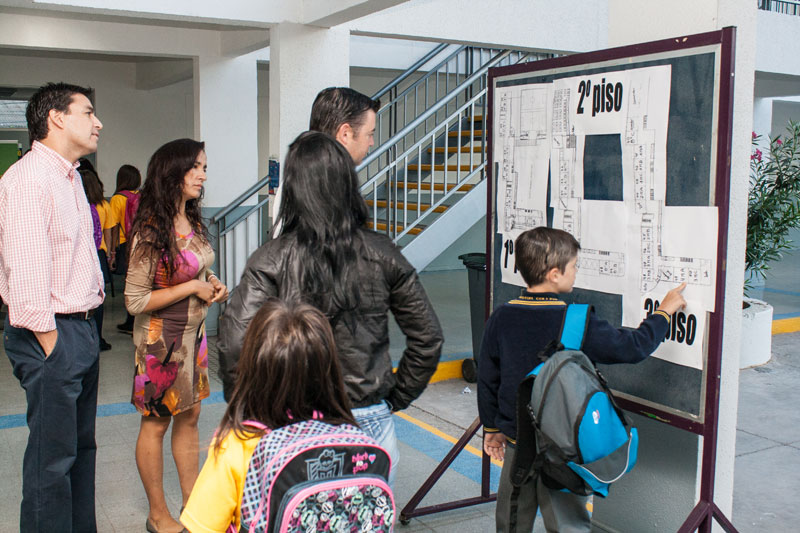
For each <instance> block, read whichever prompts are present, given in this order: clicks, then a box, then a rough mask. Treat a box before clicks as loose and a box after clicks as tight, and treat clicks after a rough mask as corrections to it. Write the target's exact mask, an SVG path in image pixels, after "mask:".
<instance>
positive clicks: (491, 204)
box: [486, 28, 733, 434]
mask: <svg viewBox="0 0 800 533" xmlns="http://www.w3.org/2000/svg"><path fill="white" fill-rule="evenodd" d="M732 41H733V29H729V28H726V29H724V30H720V31H717V32H710V33H704V34H698V35H690V36H685V37H681V38H677V39H667V40H662V41H656V42H651V43H644V44H638V45H634V46H626V47H620V48H614V49H609V50H603V51H599V52H592V53H587V54H576V55H571V56H564V57H558V58H553V59H548V60H543V61H536V62H531V63H525V64H520V65H512V66H508V67H499V68H494V69H491V70H490V72H489V106H488V107H489V114H488V132H487V135H488V137H487V139H488V158H489V162H490V171H489V177H488V179H489V188H488V191H489V192H488V198H487V213H488V217H487V221H488V222H487V254H486V255H487V258H488V261H487V267H488V268H487V273H488V276H487V313H488V312H491V311H492V310H494V309H496V308H497V307H499V306H501V305H503V304H504V303H505V302H507V301H509V300H511V299H513V298H515V297H517V296H518V295H519V294H520V291H521V290H523V288H524V281H522V278H521V276H519V274H518V273H517V272H516V271H515V268H514V254H513V242H514V239H516V237H517V236H518V235H519V234H520V233H522V232H523V231H525V230H526V229H530V228H533V227H536V226H541V225H547V226H551V227H556V228H559V229H563V230H565V231H568V232H570V233H571V234H573V235H574V236H575V237H576V238H577V239H578V241H579V242H580V244H581V252H580V254H579V262H578V265H579V271H578V277H577V279H576V283H575V289H574V290H573V292H572V293H571V294H568V295H564V296H565V298H564V299H565V300H566V301H568V302H570V303H571V302H576V303H590V304H592V305H593V306H594V308H595V310H596V312H597V314H598V316H599V317H601V318H603V319H605V320H608V321H609V322H611V323H612V324H613V325H615V326H623V327H636V326H638V324H639V323H640V322H641V321H642V320H643V319H644V318H645V317H646V316H647V315H649V314H650V313H652V312H653V311H654V310H655V309H656V308H657V306H658V301H659V299H660V298H663V296H664V295H665V294H666V293H667V291H668V290H670V289H671V288H673V287H675V286H677V285H678V284H680V283H681V282H684V281H685V282H687V284H688V285H687V289H686V290H685V292H684V296H685V298H686V299H687V302H688V304H689V305H688V306H687V308H686V309H685V310H684V311H682V312H679V313H677V314H676V315H674V316H673V317H672V320H671V327H670V331H669V333H668V335H667V340H665V342H664V343H662V345H661V346H660V347H659V348H658V350H657V351H656V352H655V353H654V354H653V355H652V356H651V357H649V358H647V359H646V360H645V361H643V362H641V363H639V364H636V365H624V364H623V365H598V367H599V368H600V369H601V371H602V373H603V374H604V375H605V377H606V378H607V380H608V382H609V385H610V386H611V388H612V389H613V390H614V391H615V393H616V396H617V397H618V399H619V402H620V404H622V406H623V407H624V408H626V409H629V410H632V411H634V412H638V413H640V414H643V415H646V416H649V417H651V418H655V419H658V420H660V421H662V422H666V423H669V424H671V425H675V426H679V427H682V428H684V429H687V430H689V431H692V432H695V433H698V434H700V433H702V431H703V423H704V421H705V419H706V414H707V409H708V406H710V405H711V402H715V401H716V397H715V396H716V392H715V391H716V390H718V385H717V388H715V386H714V383H718V381H715V380H717V379H718V369H719V365H720V360H721V338H722V314H723V307H724V294H725V257H726V250H727V241H726V239H727V227H728V200H729V182H730V157H729V156H730V142H731V141H730V136H731V114H732V99H733V79H732V77H733V59H732Z"/></svg>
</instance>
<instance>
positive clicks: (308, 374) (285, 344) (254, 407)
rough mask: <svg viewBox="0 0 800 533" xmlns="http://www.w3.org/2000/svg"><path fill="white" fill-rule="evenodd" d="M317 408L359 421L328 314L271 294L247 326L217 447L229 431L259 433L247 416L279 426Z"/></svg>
mask: <svg viewBox="0 0 800 533" xmlns="http://www.w3.org/2000/svg"><path fill="white" fill-rule="evenodd" d="M315 411H317V412H319V413H321V414H322V420H323V421H325V422H328V423H331V424H342V423H348V424H354V425H355V424H356V421H355V419H354V418H353V414H352V413H351V412H350V401H349V400H348V399H347V394H346V393H345V389H344V382H343V381H342V371H341V369H340V368H339V361H338V356H337V352H336V343H335V341H334V339H333V332H332V331H331V327H330V325H329V324H328V319H327V318H325V315H323V314H322V313H321V312H320V311H318V310H317V309H316V308H314V307H312V306H310V305H308V304H304V303H300V302H289V303H287V302H283V301H282V300H279V299H277V298H269V299H268V300H267V301H266V303H265V304H264V305H263V306H262V307H261V309H259V311H258V313H256V315H255V316H254V317H253V320H252V321H251V322H250V325H249V326H248V327H247V331H246V332H245V336H244V345H243V346H242V355H241V358H240V359H239V362H238V364H237V366H236V384H235V386H234V389H233V393H232V394H231V399H230V402H228V408H227V410H226V411H225V415H224V416H223V417H222V422H220V425H219V429H218V433H217V437H216V442H215V444H214V453H215V454H217V453H218V452H219V449H220V445H221V443H222V441H223V440H224V439H225V437H226V436H227V435H228V433H230V432H231V431H233V432H234V433H235V435H236V436H237V437H239V438H241V439H245V438H247V436H246V434H253V433H256V434H257V433H258V431H257V430H255V429H254V428H252V427H250V426H248V425H247V424H245V421H246V420H256V421H258V422H261V423H262V424H264V425H265V426H267V427H268V428H279V427H282V426H286V425H288V424H292V423H294V422H300V421H303V420H310V419H312V418H313V417H314V412H315Z"/></svg>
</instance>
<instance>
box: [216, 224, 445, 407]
mask: <svg viewBox="0 0 800 533" xmlns="http://www.w3.org/2000/svg"><path fill="white" fill-rule="evenodd" d="M361 236H362V238H363V242H364V253H363V257H362V260H361V261H359V263H358V265H359V266H358V268H359V269H360V270H361V271H360V272H359V277H360V279H361V280H362V282H361V294H360V298H361V304H360V307H359V309H358V310H357V311H356V312H350V313H345V315H350V316H344V315H343V316H342V317H341V318H340V319H339V320H337V321H336V324H335V326H334V337H335V338H336V346H337V348H338V350H339V361H340V362H341V365H342V373H343V376H344V382H345V387H346V388H347V392H348V396H349V397H350V401H351V402H352V403H353V407H365V406H368V405H373V404H375V403H378V402H380V401H381V400H384V399H386V400H388V401H389V403H391V405H392V409H394V410H399V409H404V408H406V407H408V405H409V404H410V403H411V402H412V401H414V399H416V398H417V397H418V396H419V395H420V394H422V391H423V390H425V387H426V385H427V384H428V381H429V380H430V378H431V376H432V375H433V373H434V372H435V370H436V365H437V364H438V362H439V357H440V356H441V352H442V344H443V342H444V337H443V335H442V328H441V326H440V325H439V320H438V319H437V318H436V314H435V313H434V311H433V307H432V306H431V303H430V301H429V300H428V296H427V295H426V294H425V290H424V289H423V287H422V284H421V283H420V281H419V277H418V276H417V272H416V271H415V270H414V267H412V266H411V265H410V264H409V263H408V261H406V259H405V257H403V255H402V254H401V253H400V250H399V248H397V246H395V245H394V243H392V241H391V240H390V239H389V238H388V237H386V236H385V235H381V234H378V233H375V232H372V231H368V230H362V231H361ZM296 253H297V246H296V243H295V240H294V238H293V237H292V236H291V235H288V236H287V235H281V236H280V237H278V238H276V239H274V240H271V241H269V242H267V243H266V244H264V245H263V246H262V247H261V248H259V249H258V250H257V251H256V252H255V253H254V254H253V255H252V256H251V257H250V259H249V261H248V262H247V266H246V267H245V270H244V273H243V274H242V279H241V281H240V283H239V285H238V286H237V287H236V290H234V291H233V296H232V297H231V299H230V302H229V303H228V306H227V308H226V309H225V314H224V315H223V316H222V318H221V319H220V329H219V342H218V349H219V367H220V368H219V371H220V377H221V378H222V383H223V386H224V394H225V398H226V400H227V399H228V398H229V397H230V394H231V392H232V391H233V385H234V377H235V365H236V362H237V361H238V360H239V354H240V351H241V349H242V343H243V341H244V333H245V330H246V329H247V325H248V324H249V323H250V320H251V319H252V317H253V316H255V314H256V312H258V310H259V309H260V308H261V305H262V304H263V303H264V301H265V299H266V298H267V297H269V296H277V297H279V298H281V299H284V300H288V299H293V298H296V297H298V295H299V282H298V272H297V264H298V259H297V256H296ZM388 311H391V312H392V314H393V315H394V317H395V320H397V324H398V325H399V326H400V329H401V330H402V331H403V333H404V334H405V336H406V349H405V351H404V352H403V357H402V359H401V360H400V363H399V365H398V367H397V373H396V374H393V373H392V361H391V359H390V357H389V317H388ZM353 324H355V331H354V332H353V330H352V328H353Z"/></svg>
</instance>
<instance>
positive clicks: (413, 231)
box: [367, 220, 425, 235]
mask: <svg viewBox="0 0 800 533" xmlns="http://www.w3.org/2000/svg"><path fill="white" fill-rule="evenodd" d="M367 227H368V228H370V229H377V230H378V231H386V223H385V222H378V223H377V224H374V223H373V222H372V221H371V220H368V221H367ZM394 228H395V225H394V224H392V231H394ZM404 229H405V227H404V226H401V225H398V226H397V233H402V231H403V230H404ZM424 229H425V226H414V227H413V228H411V229H410V230H408V233H410V234H411V235H419V234H420V233H422V230H424Z"/></svg>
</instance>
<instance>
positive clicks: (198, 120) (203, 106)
mask: <svg viewBox="0 0 800 533" xmlns="http://www.w3.org/2000/svg"><path fill="white" fill-rule="evenodd" d="M256 74H257V67H256V58H255V57H254V54H253V53H251V54H245V55H241V56H237V57H224V56H216V55H201V56H199V57H198V58H195V61H194V84H195V89H194V136H195V138H196V139H198V140H202V141H205V143H206V154H207V155H208V181H207V182H206V195H205V200H204V204H205V206H206V207H208V208H219V207H223V206H225V205H227V204H228V203H230V202H231V201H232V200H233V199H234V198H236V196H238V195H239V194H241V193H242V192H244V190H245V189H247V187H249V186H250V185H252V184H253V183H255V182H256V181H257V180H258V178H259V176H258V114H257V113H256V105H257V98H258V94H257V93H258V86H257V76H256Z"/></svg>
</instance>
